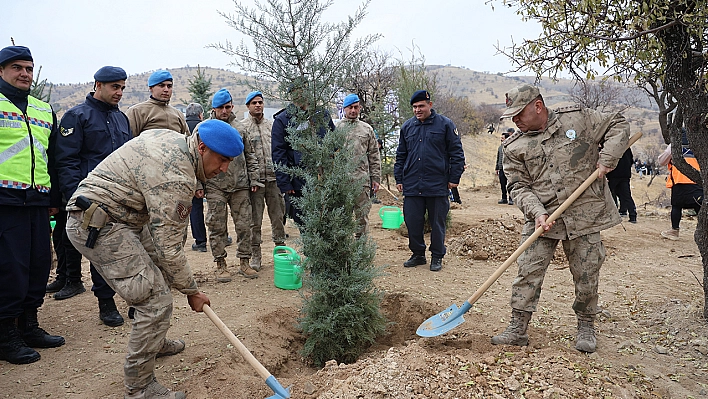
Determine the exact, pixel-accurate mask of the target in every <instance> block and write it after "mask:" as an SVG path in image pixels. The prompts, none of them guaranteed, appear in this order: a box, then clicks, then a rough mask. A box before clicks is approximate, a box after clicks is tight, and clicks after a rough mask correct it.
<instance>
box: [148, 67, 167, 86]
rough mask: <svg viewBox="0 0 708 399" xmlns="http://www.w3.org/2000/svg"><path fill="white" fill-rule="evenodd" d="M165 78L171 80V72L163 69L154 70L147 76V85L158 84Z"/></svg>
mask: <svg viewBox="0 0 708 399" xmlns="http://www.w3.org/2000/svg"><path fill="white" fill-rule="evenodd" d="M166 80H172V74H171V73H170V71H166V70H164V69H161V70H159V71H155V72H153V73H152V75H150V77H149V78H148V87H153V86H155V85H159V84H160V83H162V82H164V81H166Z"/></svg>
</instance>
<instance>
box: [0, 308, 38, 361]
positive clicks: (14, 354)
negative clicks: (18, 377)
mask: <svg viewBox="0 0 708 399" xmlns="http://www.w3.org/2000/svg"><path fill="white" fill-rule="evenodd" d="M40 358H41V356H40V355H39V353H37V351H36V350H34V349H32V348H30V347H29V346H27V344H26V343H25V341H23V340H22V337H21V336H20V332H19V331H18V330H17V326H16V325H15V319H2V320H0V360H6V361H8V362H10V363H12V364H27V363H33V362H36V361H37V360H39V359H40Z"/></svg>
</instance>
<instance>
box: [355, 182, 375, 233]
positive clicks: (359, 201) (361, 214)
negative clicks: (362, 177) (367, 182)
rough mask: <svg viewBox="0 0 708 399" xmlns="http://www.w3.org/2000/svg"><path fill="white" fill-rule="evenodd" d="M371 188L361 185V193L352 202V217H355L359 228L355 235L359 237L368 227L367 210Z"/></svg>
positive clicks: (369, 209) (368, 208)
mask: <svg viewBox="0 0 708 399" xmlns="http://www.w3.org/2000/svg"><path fill="white" fill-rule="evenodd" d="M370 195H371V189H370V188H369V187H367V186H364V187H362V189H361V193H359V196H358V197H356V202H355V203H354V217H355V218H356V222H357V225H358V226H359V229H358V230H357V232H356V236H357V237H361V236H362V235H363V234H364V233H366V232H367V229H368V228H369V211H371V197H370Z"/></svg>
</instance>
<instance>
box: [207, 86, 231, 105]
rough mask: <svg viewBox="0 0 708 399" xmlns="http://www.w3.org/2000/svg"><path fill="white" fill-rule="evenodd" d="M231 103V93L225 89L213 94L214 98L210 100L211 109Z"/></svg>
mask: <svg viewBox="0 0 708 399" xmlns="http://www.w3.org/2000/svg"><path fill="white" fill-rule="evenodd" d="M231 101H232V99H231V93H229V91H228V90H226V89H219V91H217V92H216V93H214V98H212V99H211V107H212V108H219V107H221V106H222V105H224V104H226V103H228V102H231Z"/></svg>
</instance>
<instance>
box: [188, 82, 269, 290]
mask: <svg viewBox="0 0 708 399" xmlns="http://www.w3.org/2000/svg"><path fill="white" fill-rule="evenodd" d="M211 105H212V108H213V109H212V110H211V119H212V120H213V119H217V120H221V121H224V122H226V123H228V124H230V125H231V126H232V127H234V128H236V130H238V132H239V133H240V134H241V137H242V139H243V144H244V150H243V153H242V154H240V155H239V156H237V157H236V158H235V159H234V161H233V162H232V163H231V164H230V165H229V168H228V170H227V171H226V172H224V173H220V174H219V175H218V176H216V177H214V178H213V179H209V180H208V181H207V183H206V187H205V188H204V194H205V196H206V199H207V205H208V206H209V209H208V210H207V216H206V224H207V227H209V245H210V246H211V253H212V255H213V256H214V262H216V280H217V281H218V282H220V283H227V282H229V281H231V273H230V272H229V270H228V267H227V265H226V259H225V258H226V256H227V254H226V244H227V237H228V229H227V225H226V223H227V222H228V220H229V219H228V211H227V209H231V218H233V220H234V224H235V227H236V234H237V235H238V237H237V243H238V249H237V252H236V256H237V257H238V258H239V259H240V266H239V270H238V273H239V274H241V275H242V276H244V277H246V278H256V277H258V273H257V272H256V271H255V270H253V269H252V268H251V266H250V265H249V262H250V258H251V200H250V199H249V192H255V191H257V190H258V189H259V188H262V187H264V184H263V183H260V182H259V181H258V178H259V171H258V160H257V159H256V155H255V154H254V152H253V148H252V147H251V139H250V136H249V134H248V130H247V129H246V128H245V127H244V126H243V125H242V124H241V122H239V121H237V120H236V115H234V113H233V112H232V110H233V108H234V105H233V101H232V97H231V94H230V93H229V92H228V90H226V89H221V90H219V91H217V92H216V93H215V94H214V98H213V99H212V102H211ZM202 123H204V122H202ZM201 125H202V124H201V123H200V124H199V125H197V127H196V128H194V132H195V133H196V132H199V127H200V126H201Z"/></svg>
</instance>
